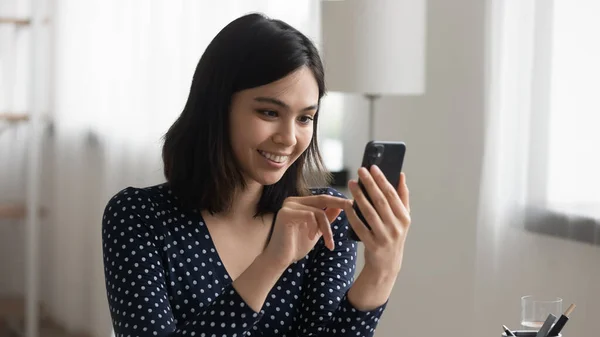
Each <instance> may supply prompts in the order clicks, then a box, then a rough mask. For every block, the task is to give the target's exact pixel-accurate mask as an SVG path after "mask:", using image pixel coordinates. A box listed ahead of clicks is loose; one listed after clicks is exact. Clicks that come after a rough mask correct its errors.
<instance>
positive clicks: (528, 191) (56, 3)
mask: <svg viewBox="0 0 600 337" xmlns="http://www.w3.org/2000/svg"><path fill="white" fill-rule="evenodd" d="M255 11H258V12H263V13H265V14H267V15H269V16H271V17H274V18H279V19H282V20H284V21H287V22H288V23H290V24H292V25H293V26H295V27H296V28H298V29H299V30H301V31H302V32H304V33H305V34H306V35H308V36H309V37H310V38H311V39H313V41H314V42H315V43H316V44H317V45H318V47H319V49H320V50H321V51H322V53H323V57H324V62H325V66H326V81H327V83H328V85H329V89H330V93H329V94H328V95H327V96H326V97H325V98H324V100H323V105H322V108H321V111H320V113H321V122H320V129H319V130H318V132H319V136H320V139H321V140H320V142H321V146H322V149H323V152H324V156H325V161H326V164H327V166H328V168H329V169H330V170H331V171H333V172H335V173H336V178H337V179H338V180H339V181H341V184H342V185H345V183H346V181H347V179H348V178H350V177H355V176H356V170H357V168H358V166H359V165H360V162H361V157H362V152H363V149H364V145H365V143H366V142H367V141H368V140H369V139H378V140H399V141H404V142H405V143H406V145H407V155H406V159H405V166H404V171H405V172H406V174H407V179H408V183H409V187H410V191H411V208H412V217H413V225H412V227H411V232H410V236H409V240H408V242H407V248H406V253H405V259H404V264H403V269H402V273H401V276H400V277H399V279H398V282H397V284H396V287H395V290H394V293H393V295H392V299H391V302H390V304H389V305H388V309H387V311H386V312H385V314H384V317H383V319H382V321H381V322H380V325H379V327H378V329H377V332H376V336H378V337H384V336H398V335H406V336H411V335H417V334H418V335H430V336H436V335H440V336H441V335H456V336H459V335H461V336H473V337H475V336H484V335H490V336H494V335H496V336H499V335H500V334H501V333H502V330H501V325H502V324H506V325H508V326H509V327H511V328H513V329H518V328H520V326H521V323H522V322H521V302H520V298H521V296H524V295H538V296H542V297H546V298H553V297H557V296H558V297H561V298H563V300H564V303H563V310H564V309H566V307H567V306H568V305H569V304H571V303H575V304H576V305H577V309H576V310H575V311H574V313H573V315H572V318H571V320H570V321H569V323H568V324H567V326H566V327H565V330H564V332H563V334H564V335H565V336H566V337H569V336H580V337H584V336H597V335H598V329H597V327H596V322H595V319H597V318H598V317H600V288H599V287H598V284H600V194H599V192H598V191H599V189H600V175H599V174H598V172H600V155H599V153H600V152H599V151H598V147H599V146H600V133H598V127H599V126H600V103H599V102H600V101H599V100H598V99H597V96H598V94H597V92H598V88H600V83H598V82H599V81H600V80H599V79H600V63H599V62H598V60H600V46H599V45H598V43H595V42H593V41H596V40H597V35H598V34H597V33H598V32H599V31H600V21H599V20H597V17H598V14H599V13H600V2H598V1H594V0H369V1H366V0H337V1H331V0H330V1H325V0H323V1H320V0H286V1H283V0H220V1H214V0H213V1H209V0H186V1H184V0H178V1H159V0H152V1H134V0H126V1H123V0H119V1H117V0H104V1H99V0H0V336H2V337H4V335H6V336H19V335H21V336H31V337H37V336H94V337H108V336H110V335H111V323H110V319H109V312H108V306H107V301H106V293H105V289H104V275H103V267H102V254H101V242H100V224H101V214H102V211H103V209H104V206H105V205H106V202H107V201H108V199H109V198H110V197H111V196H112V195H114V194H115V193H116V192H118V191H119V190H120V189H122V188H124V187H126V186H138V187H141V186H146V185H151V184H155V183H161V182H163V179H164V178H163V176H162V163H161V160H160V147H161V137H162V135H163V134H164V133H165V132H166V130H167V128H168V127H169V126H170V124H171V123H172V122H173V121H174V120H175V118H176V117H177V116H178V114H179V113H180V112H181V109H182V108H183V105H184V103H185V99H186V98H187V94H188V91H189V86H190V82H191V78H192V74H193V72H194V69H195V66H196V64H197V62H198V60H199V57H200V56H201V54H202V52H203V50H204V48H205V47H206V46H207V44H208V43H209V42H210V40H211V39H212V38H213V37H214V35H215V34H216V33H217V32H218V31H219V30H220V29H221V28H222V27H223V26H225V25H226V24H227V23H228V22H230V21H231V20H233V19H234V18H236V17H238V16H240V15H242V14H246V13H248V12H255ZM336 185H337V184H336ZM338 188H339V189H340V190H342V191H344V192H346V191H345V189H344V187H343V186H338ZM358 263H359V265H360V264H361V263H362V262H361V260H359V262H358Z"/></svg>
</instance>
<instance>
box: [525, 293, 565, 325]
mask: <svg viewBox="0 0 600 337" xmlns="http://www.w3.org/2000/svg"><path fill="white" fill-rule="evenodd" d="M562 302H563V300H562V298H560V297H538V296H533V295H528V296H523V297H521V326H522V328H523V330H539V329H540V328H541V327H542V324H544V321H546V318H548V314H553V315H554V316H556V318H558V317H560V315H562V313H563V312H562Z"/></svg>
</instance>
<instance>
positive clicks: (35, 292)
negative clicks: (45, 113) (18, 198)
mask: <svg viewBox="0 0 600 337" xmlns="http://www.w3.org/2000/svg"><path fill="white" fill-rule="evenodd" d="M31 9H32V13H31V15H30V16H29V17H19V16H18V17H12V16H6V15H4V14H6V13H1V15H0V26H1V27H4V26H7V25H10V26H12V27H13V28H14V29H12V31H13V32H14V33H15V34H16V33H18V32H20V31H21V30H23V29H27V30H29V31H30V35H29V38H30V40H29V47H30V48H29V58H28V59H26V62H28V68H27V69H28V70H29V76H30V81H29V82H28V83H29V88H27V90H28V103H29V104H28V111H0V132H2V131H6V130H9V129H10V128H11V127H14V126H15V125H17V124H21V123H26V127H27V137H28V140H27V141H28V143H27V147H26V151H27V161H26V165H27V167H26V170H25V171H24V176H23V178H24V181H25V186H26V187H25V189H26V190H25V200H23V201H22V202H11V203H8V204H7V203H0V225H2V222H5V221H6V220H9V221H21V222H22V223H23V224H24V229H25V231H24V233H25V237H24V245H23V247H24V252H23V253H24V255H25V266H24V267H25V275H24V276H25V282H24V287H25V289H24V295H25V297H24V298H18V297H17V298H0V328H2V325H3V324H4V325H5V326H8V328H9V329H10V332H11V333H12V335H15V334H16V335H23V336H27V337H38V336H39V335H40V322H41V321H42V320H41V318H43V316H42V309H41V308H40V303H41V302H40V300H39V289H38V287H39V285H38V281H39V272H38V271H39V224H40V218H41V212H39V211H38V210H39V209H40V201H39V199H40V190H39V189H40V174H41V169H40V164H41V163H40V159H41V135H42V130H43V123H44V120H43V118H42V113H41V111H42V109H43V107H42V106H41V104H42V103H40V99H39V98H40V97H42V96H43V95H44V92H43V90H44V84H45V83H42V82H43V81H44V80H46V79H47V77H46V76H45V74H44V72H45V71H47V68H48V66H47V65H45V64H44V59H43V55H47V54H44V52H43V50H42V49H43V44H42V43H41V40H42V39H43V33H44V31H43V30H44V29H47V24H48V23H49V22H50V20H49V19H48V18H47V17H46V18H43V14H42V13H41V9H40V6H39V4H38V1H37V0H32V1H31ZM15 50H16V48H12V49H11V48H9V49H8V52H9V53H10V52H16V51H15ZM15 55H16V54H15ZM13 60H15V62H16V57H15V58H13ZM21 61H22V59H19V62H21ZM7 87H8V88H12V85H11V84H10V83H9V84H8V86H7ZM11 94H12V92H9V93H8V97H9V99H12V98H13V97H11V96H12V95H11ZM0 333H1V332H0Z"/></svg>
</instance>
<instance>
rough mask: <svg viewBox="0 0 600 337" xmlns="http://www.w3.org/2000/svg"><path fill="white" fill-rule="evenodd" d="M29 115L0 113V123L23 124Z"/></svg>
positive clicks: (23, 113)
mask: <svg viewBox="0 0 600 337" xmlns="http://www.w3.org/2000/svg"><path fill="white" fill-rule="evenodd" d="M29 117H30V116H29V114H28V113H25V112H0V121H5V122H8V123H17V122H25V121H28V120H29Z"/></svg>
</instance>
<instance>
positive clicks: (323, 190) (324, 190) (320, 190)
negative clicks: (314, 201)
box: [310, 187, 348, 199]
mask: <svg viewBox="0 0 600 337" xmlns="http://www.w3.org/2000/svg"><path fill="white" fill-rule="evenodd" d="M310 192H311V193H312V194H313V195H319V194H329V195H333V196H335V197H340V198H344V199H348V198H347V197H346V196H345V195H344V194H343V193H342V192H340V191H338V190H336V189H335V188H333V187H314V188H311V189H310Z"/></svg>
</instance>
